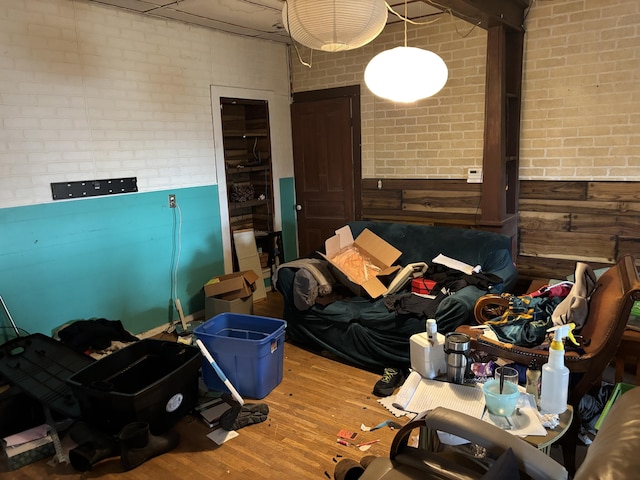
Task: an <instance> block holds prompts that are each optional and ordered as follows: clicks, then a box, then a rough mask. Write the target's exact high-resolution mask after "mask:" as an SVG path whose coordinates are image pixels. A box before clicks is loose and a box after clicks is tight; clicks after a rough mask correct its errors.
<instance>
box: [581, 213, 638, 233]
mask: <svg viewBox="0 0 640 480" xmlns="http://www.w3.org/2000/svg"><path fill="white" fill-rule="evenodd" d="M570 230H571V231H572V232H581V233H599V234H608V235H611V236H617V235H626V236H629V237H633V236H636V237H637V236H638V235H640V216H632V215H606V214H605V215H590V214H585V213H575V214H572V215H571V227H570Z"/></svg>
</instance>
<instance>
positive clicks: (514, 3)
mask: <svg viewBox="0 0 640 480" xmlns="http://www.w3.org/2000/svg"><path fill="white" fill-rule="evenodd" d="M430 3H431V2H430ZM529 3H530V0H438V1H437V6H438V7H446V8H450V9H451V13H453V15H455V16H456V17H459V18H462V19H464V20H466V21H468V22H469V23H473V24H474V25H478V26H479V27H482V28H484V29H485V30H486V29H488V28H489V27H494V26H497V25H503V26H506V27H509V28H511V29H513V30H517V31H524V18H525V12H526V11H527V9H528V8H529ZM435 4H436V3H435V2H434V5H435Z"/></svg>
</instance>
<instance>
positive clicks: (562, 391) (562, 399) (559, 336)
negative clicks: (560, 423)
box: [540, 323, 578, 414]
mask: <svg viewBox="0 0 640 480" xmlns="http://www.w3.org/2000/svg"><path fill="white" fill-rule="evenodd" d="M574 328H575V324H574V323H567V324H565V325H558V326H556V327H552V328H550V329H548V330H547V332H554V336H553V342H551V347H549V361H548V362H547V363H546V364H545V365H544V367H542V391H541V394H540V411H541V412H542V413H550V414H559V413H562V412H564V411H565V410H566V409H567V396H568V393H569V369H568V368H567V367H566V366H565V364H564V342H563V340H564V339H565V338H567V337H568V338H569V339H570V340H571V341H572V342H573V343H574V344H575V345H578V342H576V339H575V338H574V337H573V333H572V332H573V329H574Z"/></svg>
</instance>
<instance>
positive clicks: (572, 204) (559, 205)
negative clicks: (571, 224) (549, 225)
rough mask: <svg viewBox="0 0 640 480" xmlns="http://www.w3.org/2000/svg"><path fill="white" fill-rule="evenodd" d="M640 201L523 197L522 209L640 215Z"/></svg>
mask: <svg viewBox="0 0 640 480" xmlns="http://www.w3.org/2000/svg"><path fill="white" fill-rule="evenodd" d="M638 207H640V203H627V202H597V201H588V200H584V201H573V200H555V199H550V200H537V199H521V200H520V211H521V212H522V211H534V212H571V213H589V214H596V213H600V214H603V215H615V214H619V213H629V214H630V215H640V209H639V208H638Z"/></svg>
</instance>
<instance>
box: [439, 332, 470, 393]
mask: <svg viewBox="0 0 640 480" xmlns="http://www.w3.org/2000/svg"><path fill="white" fill-rule="evenodd" d="M470 348H471V339H470V338H469V335H467V334H466V333H457V332H450V333H447V334H446V336H445V339H444V353H445V354H446V357H447V381H448V382H451V383H460V384H462V383H464V378H465V376H466V374H467V371H468V370H469V368H470V365H471V363H470V361H469V351H470Z"/></svg>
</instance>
